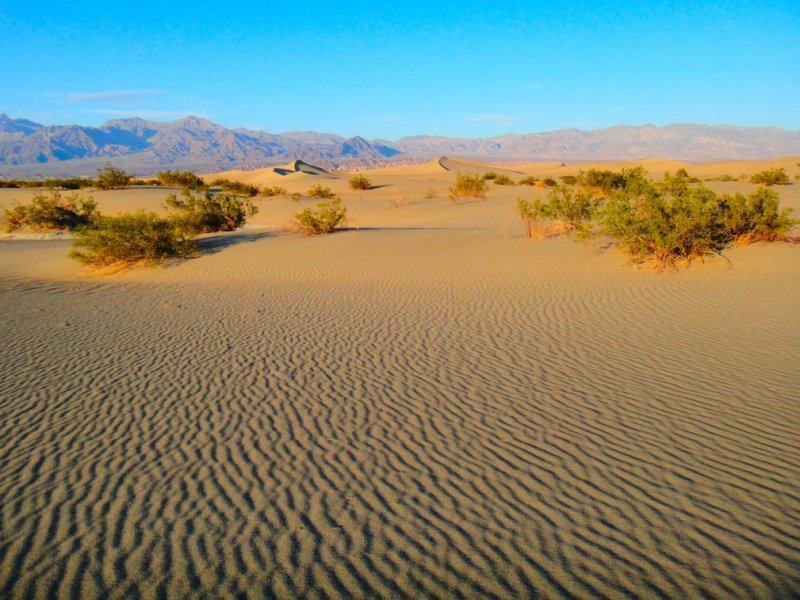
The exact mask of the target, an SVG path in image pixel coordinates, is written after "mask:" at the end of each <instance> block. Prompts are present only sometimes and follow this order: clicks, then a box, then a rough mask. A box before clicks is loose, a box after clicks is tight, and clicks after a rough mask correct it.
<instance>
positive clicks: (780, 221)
mask: <svg viewBox="0 0 800 600" xmlns="http://www.w3.org/2000/svg"><path fill="white" fill-rule="evenodd" d="M719 208H720V220H721V224H722V229H723V232H724V241H726V242H727V241H730V242H733V243H734V244H737V245H739V244H748V243H750V242H776V241H781V240H785V239H787V238H788V237H789V233H790V232H791V230H792V228H793V227H794V226H795V224H797V223H798V221H797V220H796V219H792V218H791V217H790V216H789V215H790V214H791V212H792V210H791V209H790V208H784V209H783V210H781V208H780V198H779V197H778V194H776V193H775V192H773V191H772V190H768V189H766V188H760V189H758V190H757V191H755V192H753V193H752V194H748V195H747V196H744V195H742V194H736V195H734V196H723V197H722V198H721V199H720V200H719Z"/></svg>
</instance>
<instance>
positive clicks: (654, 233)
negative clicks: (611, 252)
mask: <svg viewBox="0 0 800 600" xmlns="http://www.w3.org/2000/svg"><path fill="white" fill-rule="evenodd" d="M583 175H584V174H582V175H581V176H579V179H581V177H582V176H583ZM583 181H584V182H586V181H587V178H586V177H583ZM588 181H591V182H592V183H594V184H596V185H594V186H592V187H582V188H571V187H567V186H560V187H557V188H556V189H554V190H553V191H552V192H551V193H550V195H549V196H548V200H547V202H542V201H541V200H534V201H526V200H522V199H520V200H518V201H517V210H518V213H519V215H520V218H521V220H522V222H523V226H524V228H525V232H526V234H527V235H528V236H529V237H546V236H547V235H549V234H551V233H553V232H555V231H561V232H567V233H573V234H574V235H575V236H576V238H581V237H582V238H588V237H591V236H592V235H594V234H600V235H607V236H609V237H611V238H613V239H614V241H615V242H616V245H617V247H619V248H620V249H622V250H623V251H624V252H626V253H627V254H628V255H629V256H631V257H632V258H633V259H634V260H636V261H640V262H649V263H651V264H653V265H654V266H656V267H657V268H675V267H676V266H677V265H678V264H679V263H680V262H685V263H686V264H691V261H693V260H695V259H698V258H703V257H704V256H705V255H707V254H709V253H713V252H719V251H720V250H722V249H723V248H724V247H725V246H727V245H729V244H747V243H750V242H755V241H767V242H769V241H779V240H785V239H787V238H788V236H789V234H790V232H791V229H792V228H793V227H794V226H795V225H796V224H797V223H798V221H797V220H795V219H792V218H790V216H789V215H790V212H791V210H790V209H783V210H781V209H780V207H779V198H778V195H777V194H776V193H775V192H773V191H772V190H768V189H766V188H761V189H759V190H757V191H756V192H753V193H752V194H749V195H747V196H745V195H742V194H736V195H733V196H731V195H727V194H726V195H717V194H716V193H715V192H713V191H712V190H710V189H708V188H706V187H705V186H703V185H702V184H699V185H697V184H696V182H695V180H694V178H692V177H691V176H690V175H688V174H687V173H685V172H680V171H679V172H678V173H676V174H675V175H670V174H669V173H667V174H666V175H665V176H664V179H663V181H660V182H651V181H649V180H648V179H647V178H646V173H645V171H644V169H641V168H637V169H629V170H623V171H622V172H621V173H614V172H601V171H596V172H594V173H592V174H591V175H589V176H588ZM593 188H594V189H593ZM606 194H607V195H606Z"/></svg>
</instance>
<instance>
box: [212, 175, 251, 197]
mask: <svg viewBox="0 0 800 600" xmlns="http://www.w3.org/2000/svg"><path fill="white" fill-rule="evenodd" d="M211 185H212V186H214V187H220V188H222V189H223V190H224V191H226V192H228V193H230V194H236V195H238V196H249V197H250V198H252V197H253V196H258V193H259V191H260V190H259V187H258V186H257V185H251V184H249V183H243V182H241V181H232V180H230V179H225V178H224V177H221V178H219V179H215V180H214V181H212V182H211Z"/></svg>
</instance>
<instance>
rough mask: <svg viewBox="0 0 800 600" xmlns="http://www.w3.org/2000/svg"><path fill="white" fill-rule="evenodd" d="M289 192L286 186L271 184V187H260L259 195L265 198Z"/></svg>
mask: <svg viewBox="0 0 800 600" xmlns="http://www.w3.org/2000/svg"><path fill="white" fill-rule="evenodd" d="M288 193H289V192H288V191H287V190H286V188H284V187H281V186H279V185H273V186H272V187H269V186H267V187H265V188H261V195H262V196H264V197H265V198H271V197H272V196H285V195H286V194H288Z"/></svg>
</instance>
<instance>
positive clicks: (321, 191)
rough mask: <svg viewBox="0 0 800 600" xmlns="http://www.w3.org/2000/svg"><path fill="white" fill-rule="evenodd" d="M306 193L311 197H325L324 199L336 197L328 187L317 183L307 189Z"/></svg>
mask: <svg viewBox="0 0 800 600" xmlns="http://www.w3.org/2000/svg"><path fill="white" fill-rule="evenodd" d="M308 195H309V196H310V197H312V198H325V199H333V198H336V194H334V193H333V190H332V189H331V188H329V187H325V186H323V185H320V184H317V185H315V186H314V187H312V188H310V189H309V190H308Z"/></svg>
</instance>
